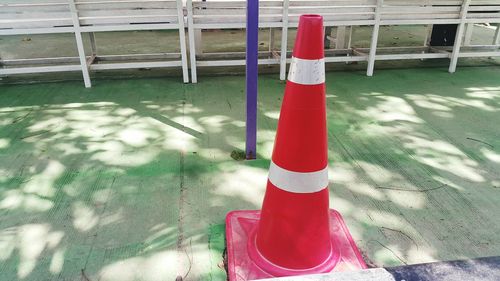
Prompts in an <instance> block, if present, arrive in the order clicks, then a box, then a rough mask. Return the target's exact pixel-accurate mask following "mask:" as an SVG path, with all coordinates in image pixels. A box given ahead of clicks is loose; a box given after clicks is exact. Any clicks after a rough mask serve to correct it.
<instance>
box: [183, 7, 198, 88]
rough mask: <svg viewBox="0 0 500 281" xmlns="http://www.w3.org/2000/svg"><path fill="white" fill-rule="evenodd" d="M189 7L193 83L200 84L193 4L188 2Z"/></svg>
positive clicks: (190, 58)
mask: <svg viewBox="0 0 500 281" xmlns="http://www.w3.org/2000/svg"><path fill="white" fill-rule="evenodd" d="M186 6H187V19H188V37H189V60H190V66H191V83H198V77H197V73H196V44H195V42H196V41H195V31H194V27H193V2H192V0H188V1H187V3H186Z"/></svg>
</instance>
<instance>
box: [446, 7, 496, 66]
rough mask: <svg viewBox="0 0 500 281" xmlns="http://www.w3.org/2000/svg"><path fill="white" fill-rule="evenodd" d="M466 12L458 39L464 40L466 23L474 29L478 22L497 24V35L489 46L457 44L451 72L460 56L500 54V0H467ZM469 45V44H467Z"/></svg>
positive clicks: (454, 49) (459, 28) (461, 21)
mask: <svg viewBox="0 0 500 281" xmlns="http://www.w3.org/2000/svg"><path fill="white" fill-rule="evenodd" d="M464 2H465V4H464V5H465V6H464V13H463V14H462V16H461V18H460V24H459V27H458V30H457V39H456V41H457V40H459V42H461V41H462V37H463V36H464V34H463V33H464V29H465V27H466V25H469V28H471V29H472V26H473V25H474V24H476V23H492V24H496V25H497V27H496V32H495V36H494V38H493V40H492V44H491V45H489V46H466V47H465V48H464V47H463V46H462V45H461V44H456V43H455V46H454V48H453V53H452V55H451V64H450V72H455V71H456V67H457V62H458V58H467V57H468V58H471V57H498V56H500V45H499V44H500V42H499V40H500V0H465V1H464ZM466 45H468V44H466Z"/></svg>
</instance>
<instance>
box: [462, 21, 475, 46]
mask: <svg viewBox="0 0 500 281" xmlns="http://www.w3.org/2000/svg"><path fill="white" fill-rule="evenodd" d="M473 29H474V24H473V23H468V24H467V25H466V26H465V36H464V46H470V43H471V41H472V31H473Z"/></svg>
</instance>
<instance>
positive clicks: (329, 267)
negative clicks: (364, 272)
mask: <svg viewBox="0 0 500 281" xmlns="http://www.w3.org/2000/svg"><path fill="white" fill-rule="evenodd" d="M259 219H260V211H232V212H230V213H228V214H227V216H226V240H227V255H228V276H229V280H230V281H246V280H256V279H264V278H271V277H280V276H291V275H304V274H315V273H328V272H336V271H354V270H359V269H364V268H367V266H366V264H365V262H364V261H363V258H362V256H361V253H360V252H359V250H358V247H357V246H356V244H355V243H354V240H353V239H352V237H351V234H350V233H349V230H348V229H347V226H346V225H345V223H344V220H343V219H342V216H341V215H340V214H339V213H338V212H337V211H335V210H333V209H330V233H331V236H330V237H331V241H332V245H333V247H334V249H335V251H333V252H332V257H331V258H329V259H328V260H327V261H325V263H324V264H322V265H320V266H318V267H315V268H311V269H306V270H293V269H286V268H282V267H279V266H275V265H273V264H271V263H268V264H263V263H262V260H261V259H260V258H258V257H257V258H256V254H255V252H256V249H255V248H254V241H249V240H253V239H255V232H256V229H257V225H258V223H259Z"/></svg>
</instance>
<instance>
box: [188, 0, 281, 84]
mask: <svg viewBox="0 0 500 281" xmlns="http://www.w3.org/2000/svg"><path fill="white" fill-rule="evenodd" d="M283 3H284V2H283V1H282V0H263V1H262V0H261V1H259V27H260V28H281V27H282V26H283V25H282V21H283ZM186 5H187V18H188V33H189V53H190V61H191V81H192V82H193V83H196V81H197V72H196V68H197V67H198V66H233V65H245V59H244V58H242V59H214V60H210V59H205V60H199V59H197V58H196V55H195V54H196V48H197V46H196V44H197V43H198V44H199V43H200V42H196V41H195V33H196V32H197V30H201V29H243V28H245V27H246V0H230V1H224V0H214V1H212V0H209V1H206V2H204V1H199V0H196V1H192V0H187V3H186ZM234 54H236V53H232V54H227V53H225V54H224V53H219V57H220V56H234ZM211 55H214V54H205V55H204V56H205V57H210V56H211ZM240 55H244V53H241V54H240ZM265 55H266V54H261V55H260V58H259V61H258V63H259V64H279V63H280V60H279V58H275V57H272V54H269V53H267V55H268V58H262V57H263V56H265Z"/></svg>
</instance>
